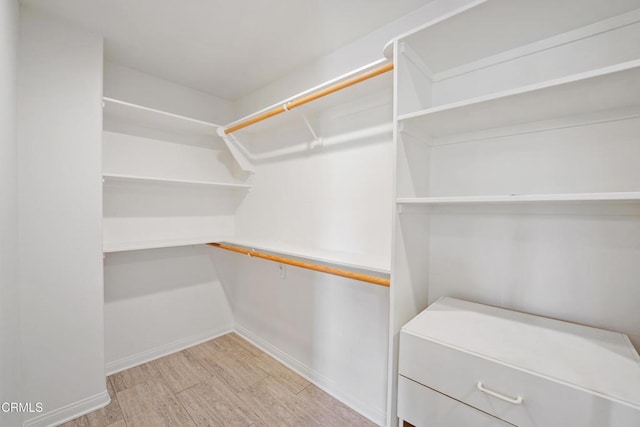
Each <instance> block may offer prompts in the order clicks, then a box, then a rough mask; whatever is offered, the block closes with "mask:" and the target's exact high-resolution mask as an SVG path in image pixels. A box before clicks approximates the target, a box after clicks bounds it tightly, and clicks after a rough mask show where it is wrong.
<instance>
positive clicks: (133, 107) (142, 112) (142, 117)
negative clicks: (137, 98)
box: [102, 97, 219, 139]
mask: <svg viewBox="0 0 640 427" xmlns="http://www.w3.org/2000/svg"><path fill="white" fill-rule="evenodd" d="M102 99H103V101H104V115H105V117H106V118H111V119H113V120H116V121H122V122H127V123H133V124H136V125H138V126H142V127H146V128H150V129H156V130H161V131H165V132H169V133H173V134H180V135H189V136H211V137H213V136H215V137H216V139H217V138H218V136H217V133H216V130H217V128H218V127H219V125H217V124H215V123H209V122H205V121H202V120H197V119H192V118H189V117H184V116H180V115H178V114H173V113H169V112H166V111H160V110H156V109H154V108H149V107H144V106H142V105H137V104H132V103H130V102H126V101H121V100H118V99H113V98H107V97H104V98H102Z"/></svg>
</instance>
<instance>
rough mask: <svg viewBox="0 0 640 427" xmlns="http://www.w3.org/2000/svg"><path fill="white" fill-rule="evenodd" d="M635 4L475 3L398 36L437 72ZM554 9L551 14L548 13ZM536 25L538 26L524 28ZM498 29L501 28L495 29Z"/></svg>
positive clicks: (616, 0)
mask: <svg viewBox="0 0 640 427" xmlns="http://www.w3.org/2000/svg"><path fill="white" fill-rule="evenodd" d="M637 7H638V2H637V1H635V0H609V1H606V2H603V1H601V0H581V1H579V2H576V1H574V0H537V1H523V2H514V1H512V0H475V1H472V2H468V3H466V4H465V5H464V6H462V7H460V8H458V9H456V10H454V11H452V12H450V13H448V14H445V15H442V16H440V17H438V18H436V19H435V20H433V21H431V22H428V23H426V24H425V25H422V26H420V27H418V28H416V29H414V30H412V31H410V32H409V33H407V34H404V35H402V36H400V38H402V39H403V41H404V42H406V43H408V44H409V45H410V46H411V48H412V49H413V50H415V51H416V52H422V53H423V54H422V56H423V58H422V59H423V61H424V63H425V65H426V67H427V68H428V69H429V70H430V71H431V73H433V74H434V76H435V77H436V79H437V78H438V77H440V76H439V74H443V73H446V72H447V71H450V70H454V69H456V68H461V67H464V66H465V65H467V64H469V63H473V62H475V61H478V60H481V59H484V58H487V57H491V56H494V55H499V54H501V53H503V52H506V51H510V50H512V49H515V48H519V47H522V46H525V45H528V44H530V43H534V42H537V41H539V40H543V39H546V38H549V37H553V36H556V35H559V34H563V33H566V32H568V31H572V30H575V29H576V28H580V27H584V26H586V25H589V24H592V23H594V22H597V21H600V20H603V19H607V18H610V17H613V16H616V15H620V14H623V13H626V12H628V11H630V10H633V9H636V8H637ZM550 10H553V13H552V14H550V13H549V11H550ZM531 22H535V23H536V25H527V23H531ZM497 29H499V30H497Z"/></svg>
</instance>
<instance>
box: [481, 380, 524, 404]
mask: <svg viewBox="0 0 640 427" xmlns="http://www.w3.org/2000/svg"><path fill="white" fill-rule="evenodd" d="M476 387H478V390H480V391H481V392H483V393H487V394H488V395H491V396H493V397H497V398H498V399H502V400H504V401H505V402H509V403H513V404H514V405H519V404H521V403H522V396H518V397H516V398H515V399H514V398H513V397H509V396H505V395H504V394H500V393H496V392H495V391H491V390H489V389H486V388H484V386H483V385H482V381H478V384H477V385H476Z"/></svg>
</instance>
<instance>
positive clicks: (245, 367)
mask: <svg viewBox="0 0 640 427" xmlns="http://www.w3.org/2000/svg"><path fill="white" fill-rule="evenodd" d="M107 388H108V390H109V395H110V396H111V403H110V404H109V406H107V407H105V408H103V409H100V410H99V411H95V412H92V413H90V414H88V415H85V416H83V417H80V418H77V419H75V420H73V421H69V422H68V423H66V424H63V426H64V427H71V426H101V427H107V426H108V427H133V426H153V427H155V426H236V425H237V426H250V425H254V426H256V427H258V426H293V425H295V426H373V425H374V424H373V423H371V422H370V421H368V420H367V419H366V418H364V417H362V416H361V415H360V414H358V413H357V412H355V411H353V410H352V409H350V408H349V407H347V406H345V405H344V404H342V403H340V402H339V401H337V400H336V399H334V398H332V397H331V396H329V395H328V394H327V393H325V392H323V391H322V390H320V389H319V388H318V387H316V386H314V385H313V384H310V383H309V382H308V381H307V380H305V379H304V378H302V377H301V376H299V375H297V374H296V373H295V372H293V371H291V370H290V369H288V368H286V367H285V366H284V365H282V364H280V363H279V362H277V361H276V360H275V359H273V358H271V357H270V356H268V355H267V354H265V353H264V352H262V351H261V350H259V349H257V348H256V347H254V346H253V345H251V344H249V343H248V342H247V341H245V340H243V339H242V338H240V337H239V336H238V335H236V334H233V333H232V334H228V335H224V336H222V337H219V338H217V339H215V340H211V341H207V342H205V343H203V344H200V345H198V346H196V347H192V348H189V349H187V350H184V351H181V352H179V353H175V354H172V355H169V356H166V357H163V358H161V359H157V360H154V361H152V362H149V363H146V364H144V365H141V366H136V367H135V368H131V369H128V370H126V371H123V372H119V373H117V374H114V375H111V376H110V377H109V378H108V379H107Z"/></svg>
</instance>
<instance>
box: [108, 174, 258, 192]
mask: <svg viewBox="0 0 640 427" xmlns="http://www.w3.org/2000/svg"><path fill="white" fill-rule="evenodd" d="M102 177H103V178H105V179H107V180H112V181H124V182H142V183H160V184H178V185H201V186H208V187H217V188H230V189H233V188H237V189H245V190H246V189H250V188H251V185H248V184H239V183H235V182H213V181H197V180H190V179H172V178H159V177H151V176H139V175H123V174H115V173H103V174H102Z"/></svg>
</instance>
